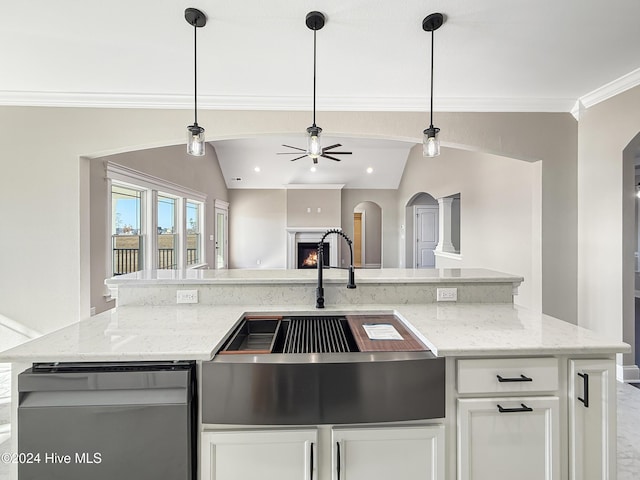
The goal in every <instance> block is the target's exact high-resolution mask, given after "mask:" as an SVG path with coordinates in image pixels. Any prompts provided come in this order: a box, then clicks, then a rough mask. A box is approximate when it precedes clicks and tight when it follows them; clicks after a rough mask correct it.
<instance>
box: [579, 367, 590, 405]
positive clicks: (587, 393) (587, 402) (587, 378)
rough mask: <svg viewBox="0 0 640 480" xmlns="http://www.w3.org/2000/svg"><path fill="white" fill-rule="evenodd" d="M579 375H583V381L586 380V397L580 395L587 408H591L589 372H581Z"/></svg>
mask: <svg viewBox="0 0 640 480" xmlns="http://www.w3.org/2000/svg"><path fill="white" fill-rule="evenodd" d="M578 376H579V377H582V381H583V382H584V398H580V397H578V400H580V401H581V402H582V403H583V404H584V406H585V408H589V374H588V373H579V374H578Z"/></svg>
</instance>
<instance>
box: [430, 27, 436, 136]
mask: <svg viewBox="0 0 640 480" xmlns="http://www.w3.org/2000/svg"><path fill="white" fill-rule="evenodd" d="M434 31H435V30H431V121H430V122H429V123H430V127H429V128H433V41H434V38H435V36H434Z"/></svg>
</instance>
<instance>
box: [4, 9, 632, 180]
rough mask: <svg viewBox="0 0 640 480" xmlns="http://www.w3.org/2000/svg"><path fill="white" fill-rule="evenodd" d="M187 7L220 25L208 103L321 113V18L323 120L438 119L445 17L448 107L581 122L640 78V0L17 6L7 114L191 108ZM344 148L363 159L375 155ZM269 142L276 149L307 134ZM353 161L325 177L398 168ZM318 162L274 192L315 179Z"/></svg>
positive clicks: (208, 31) (212, 29)
mask: <svg viewBox="0 0 640 480" xmlns="http://www.w3.org/2000/svg"><path fill="white" fill-rule="evenodd" d="M186 7H196V8H199V9H201V10H203V11H204V12H205V13H206V14H207V16H208V18H209V20H208V23H207V25H206V26H205V27H204V28H202V29H199V30H198V47H199V63H198V70H199V72H198V73H199V82H198V86H199V105H200V107H201V108H218V109H227V108H238V109H270V110H271V109H275V110H292V109H293V110H306V111H309V110H310V109H311V94H312V57H311V53H312V41H313V35H312V33H311V31H310V30H309V29H308V28H307V27H306V25H305V22H304V18H305V15H306V14H307V13H308V12H309V11H311V10H320V11H322V12H323V13H325V15H327V17H328V20H327V24H326V25H325V27H324V28H323V29H322V30H321V31H319V32H318V109H319V110H338V111H340V110H395V111H427V110H428V92H429V53H430V34H429V33H426V32H424V31H423V30H422V19H423V18H424V17H425V16H426V15H428V14H430V13H433V12H437V11H439V12H442V13H444V14H445V15H446V17H447V20H446V23H445V24H444V25H443V27H442V28H440V29H439V30H438V31H437V32H436V35H435V36H436V38H435V40H436V43H435V46H436V55H435V81H434V88H435V100H434V104H435V108H436V110H450V111H451V110H453V111H455V110H459V111H563V112H567V111H570V110H571V109H572V108H573V107H574V105H575V103H576V100H578V99H580V98H585V97H584V96H585V95H587V94H589V93H590V92H593V91H595V90H597V89H599V88H600V87H602V86H603V85H605V84H607V83H609V82H613V81H615V80H617V79H620V78H621V77H623V76H625V75H628V74H632V75H631V81H635V79H636V77H637V76H638V75H637V73H638V69H639V68H640V55H638V45H640V29H639V28H638V26H637V20H638V18H640V2H639V1H638V0H610V1H608V2H603V1H602V0H562V1H560V2H559V1H557V0H537V1H536V2H533V1H522V0H521V1H513V0H511V1H506V0H482V1H478V0H434V1H425V0H403V1H401V2H391V1H385V0H366V1H365V0H316V1H300V0H299V1H293V0H271V1H269V2H265V1H264V0H242V1H235V2H233V1H230V0H227V1H222V0H193V1H192V0H188V1H187V0H136V1H135V2H132V1H130V0H110V1H98V0H87V1H83V2H80V1H78V0H56V1H51V0H30V1H29V2H19V1H15V0H14V1H9V0H6V1H3V2H2V15H0V44H1V45H3V48H0V66H1V69H2V70H1V71H2V74H1V75H0V104H5V105H63V106H64V105H84V106H121V107H151V108H154V107H155V108H192V100H193V52H192V49H193V27H191V26H189V25H188V24H187V23H186V21H185V20H184V9H185V8H186ZM307 126H308V125H307V124H305V125H301V126H300V128H301V132H304V129H305V128H306V127H307ZM321 126H322V127H323V128H324V129H325V132H327V133H328V132H330V131H331V126H330V125H325V124H322V125H321ZM272 140H273V142H272ZM343 140H344V141H341V142H340V143H343V144H344V145H345V146H346V147H348V148H350V149H352V150H353V151H354V152H356V151H357V149H358V147H359V145H361V146H362V148H363V149H364V148H368V147H369V146H370V145H372V143H367V144H360V143H359V140H357V139H350V140H349V142H347V139H343ZM261 141H265V142H271V144H272V146H273V145H275V146H276V147H277V146H278V145H280V144H281V143H289V142H291V143H293V144H295V145H301V144H302V143H303V138H302V137H300V138H295V139H292V138H288V139H285V138H280V139H262V140H261ZM234 142H235V141H232V140H229V141H224V142H219V143H217V144H216V150H218V151H219V154H220V158H221V162H223V164H224V163H226V165H223V170H224V171H225V174H227V170H228V171H229V174H230V175H234V176H240V177H242V178H243V182H246V184H249V183H250V180H249V179H250V178H251V171H248V170H247V169H248V168H249V167H251V168H253V166H254V165H253V163H255V161H256V160H255V158H257V157H254V156H252V155H253V154H252V153H251V152H252V149H254V150H260V149H261V148H265V147H264V145H263V146H262V147H259V146H256V145H254V144H253V143H252V142H251V141H249V140H246V141H241V142H240V143H234ZM256 142H257V143H259V142H258V141H256ZM327 144H328V143H325V145H327ZM384 145H385V146H384V148H390V149H391V150H392V151H393V155H392V156H393V160H392V161H391V162H389V163H393V162H396V161H399V160H397V159H398V158H399V156H400V152H401V151H405V152H406V151H407V145H405V144H402V143H401V144H400V145H398V146H397V148H391V147H390V146H389V144H386V143H385V144H384ZM235 148H238V149H240V148H242V149H246V157H247V160H246V161H245V162H244V163H246V164H243V165H236V164H234V167H233V168H236V167H238V168H237V170H238V172H237V173H232V172H231V170H233V168H232V167H231V165H232V160H231V159H234V160H233V161H236V163H237V160H238V156H239V154H238V153H237V152H235V151H234V149H235ZM358 159H362V162H360V161H358ZM279 160H280V159H279ZM351 160H352V162H353V164H351V163H349V164H348V163H347V159H345V160H343V161H342V162H340V164H339V165H340V167H342V168H343V169H344V170H343V173H342V174H340V175H338V174H336V173H335V172H332V170H333V169H334V168H335V167H337V165H331V164H327V166H326V171H323V173H322V175H323V177H322V182H328V183H346V184H353V182H357V181H358V180H357V179H356V178H355V177H354V176H353V175H355V174H352V173H351V172H348V173H347V171H346V170H347V168H348V169H351V168H353V169H354V171H355V169H360V170H361V169H362V168H366V166H367V165H368V162H369V163H370V162H375V167H374V168H375V169H376V171H381V172H384V171H385V166H384V163H383V162H382V159H377V160H376V157H375V155H372V153H371V152H370V151H367V150H362V152H361V153H358V154H357V155H355V154H354V155H353V158H352V159H351ZM405 160H406V155H405ZM290 163H291V162H290ZM304 163H305V162H304V161H303V160H300V161H298V162H293V164H300V166H299V165H295V167H296V168H295V169H293V170H288V169H287V171H286V172H285V176H284V177H281V178H280V179H276V178H271V179H270V180H269V182H273V183H274V184H275V183H276V182H279V183H280V184H283V183H291V182H293V181H295V182H303V181H306V179H305V176H306V175H307V172H304V171H303V164H304ZM332 163H333V162H332ZM356 163H357V165H356ZM240 167H242V168H240ZM322 167H323V169H324V168H325V167H324V164H323V165H322ZM356 167H357V168H356ZM242 169H244V170H242ZM241 170H242V171H241ZM235 171H236V170H233V172H235ZM263 172H264V171H263ZM254 173H255V172H254ZM264 173H265V175H264V177H266V176H267V175H266V172H264ZM316 173H319V172H316ZM316 177H317V178H319V177H320V175H317V176H316ZM338 178H339V179H340V180H339V181H338V180H337V179H338ZM371 178H372V177H371ZM245 179H246V180H245ZM386 180H387V181H388V182H389V184H391V183H393V182H395V181H396V179H395V178H394V179H392V178H388V179H386ZM227 181H228V182H229V179H227ZM261 185H263V184H261ZM234 188H238V186H237V185H235V186H234ZM378 188H386V187H378Z"/></svg>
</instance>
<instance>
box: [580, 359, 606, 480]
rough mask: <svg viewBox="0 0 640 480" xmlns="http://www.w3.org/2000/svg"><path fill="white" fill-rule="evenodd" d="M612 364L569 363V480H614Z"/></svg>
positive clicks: (601, 361)
mask: <svg viewBox="0 0 640 480" xmlns="http://www.w3.org/2000/svg"><path fill="white" fill-rule="evenodd" d="M615 388H616V387H615V365H614V361H613V360H570V361H569V478H570V479H571V480H596V479H597V480H606V479H608V480H615V478H616V462H615V459H616V451H615V447H616V430H615V424H616V410H615V406H616V402H615V395H616V391H615Z"/></svg>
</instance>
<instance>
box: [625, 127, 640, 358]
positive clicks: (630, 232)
mask: <svg viewBox="0 0 640 480" xmlns="http://www.w3.org/2000/svg"><path fill="white" fill-rule="evenodd" d="M622 157H623V178H624V180H623V181H624V186H623V203H622V230H623V232H622V238H623V245H622V248H623V259H624V263H623V266H622V275H623V297H622V302H623V306H622V312H623V318H622V332H623V333H622V335H623V341H625V342H627V343H628V344H629V345H631V347H632V352H631V353H630V354H625V355H624V357H625V358H624V360H623V365H633V364H635V365H636V366H637V365H640V253H639V252H640V197H639V196H638V195H639V193H640V187H639V184H640V133H638V134H637V135H636V136H635V137H634V138H633V139H632V140H631V141H630V142H629V144H628V145H627V146H626V148H625V149H624V150H623V154H622ZM632 182H633V183H632Z"/></svg>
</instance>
